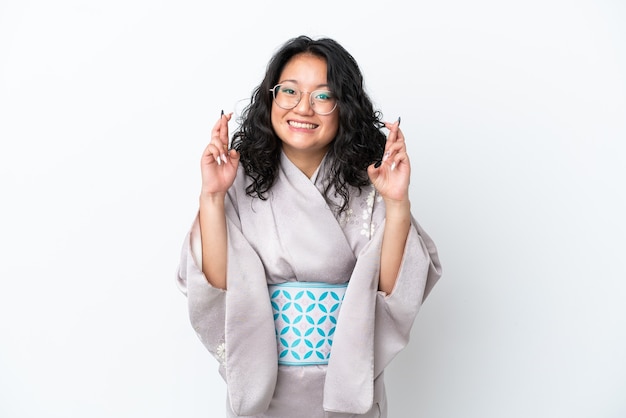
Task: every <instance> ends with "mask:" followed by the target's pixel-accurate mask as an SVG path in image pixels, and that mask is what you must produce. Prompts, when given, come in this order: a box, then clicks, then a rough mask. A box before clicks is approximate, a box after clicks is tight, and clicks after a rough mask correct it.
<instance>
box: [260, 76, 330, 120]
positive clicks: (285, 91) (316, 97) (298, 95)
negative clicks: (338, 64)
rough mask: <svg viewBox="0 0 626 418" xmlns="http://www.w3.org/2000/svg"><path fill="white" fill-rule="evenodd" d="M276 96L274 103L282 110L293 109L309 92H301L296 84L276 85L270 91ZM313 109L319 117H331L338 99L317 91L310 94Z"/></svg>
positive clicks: (328, 92) (324, 91) (328, 93)
mask: <svg viewBox="0 0 626 418" xmlns="http://www.w3.org/2000/svg"><path fill="white" fill-rule="evenodd" d="M270 91H271V92H272V95H274V102H276V104H277V105H278V107H280V108H281V109H286V110H289V109H293V108H294V107H296V106H297V105H298V103H300V100H301V99H302V95H303V94H304V93H307V92H303V91H301V90H300V89H299V88H298V87H297V86H296V85H295V84H294V83H282V84H276V85H275V86H274V88H272V89H270ZM309 103H310V105H311V109H313V111H314V112H315V113H317V114H318V115H322V116H323V115H329V114H331V113H333V111H334V110H335V108H336V107H337V99H336V98H335V96H334V95H333V93H332V92H330V91H328V90H315V91H312V92H310V93H309Z"/></svg>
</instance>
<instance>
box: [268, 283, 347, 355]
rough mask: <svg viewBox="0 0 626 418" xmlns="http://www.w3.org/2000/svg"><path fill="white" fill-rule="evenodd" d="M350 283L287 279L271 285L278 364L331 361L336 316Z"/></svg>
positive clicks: (269, 286)
mask: <svg viewBox="0 0 626 418" xmlns="http://www.w3.org/2000/svg"><path fill="white" fill-rule="evenodd" d="M347 287H348V283H343V284H328V283H321V282H287V283H280V284H271V285H268V288H269V294H270V301H271V304H272V311H273V313H274V326H275V329H276V343H277V347H278V364H284V365H288V366H307V365H317V364H328V359H329V358H330V351H331V348H332V345H333V337H334V335H335V327H336V326H337V317H338V315H339V311H340V309H341V302H342V301H343V297H344V295H345V293H346V288H347Z"/></svg>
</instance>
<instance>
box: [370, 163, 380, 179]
mask: <svg viewBox="0 0 626 418" xmlns="http://www.w3.org/2000/svg"><path fill="white" fill-rule="evenodd" d="M367 175H368V176H369V178H370V181H371V182H372V184H374V183H376V180H378V176H379V175H380V171H379V169H378V168H376V167H375V166H374V164H371V165H370V166H369V167H367Z"/></svg>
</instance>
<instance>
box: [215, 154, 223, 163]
mask: <svg viewBox="0 0 626 418" xmlns="http://www.w3.org/2000/svg"><path fill="white" fill-rule="evenodd" d="M215 161H217V165H222V160H220V156H219V155H218V156H217V158H216V159H215Z"/></svg>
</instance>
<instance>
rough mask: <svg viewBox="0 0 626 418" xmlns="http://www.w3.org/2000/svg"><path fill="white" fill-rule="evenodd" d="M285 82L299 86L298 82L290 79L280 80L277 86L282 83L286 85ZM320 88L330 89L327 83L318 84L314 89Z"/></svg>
mask: <svg viewBox="0 0 626 418" xmlns="http://www.w3.org/2000/svg"><path fill="white" fill-rule="evenodd" d="M287 82H290V83H294V84H298V85H299V83H298V81H297V80H292V79H287V80H280V81H279V82H278V84H283V83H287ZM320 87H325V88H330V86H329V85H328V83H324V84H318V85H317V86H315V88H316V89H319V88H320Z"/></svg>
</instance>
